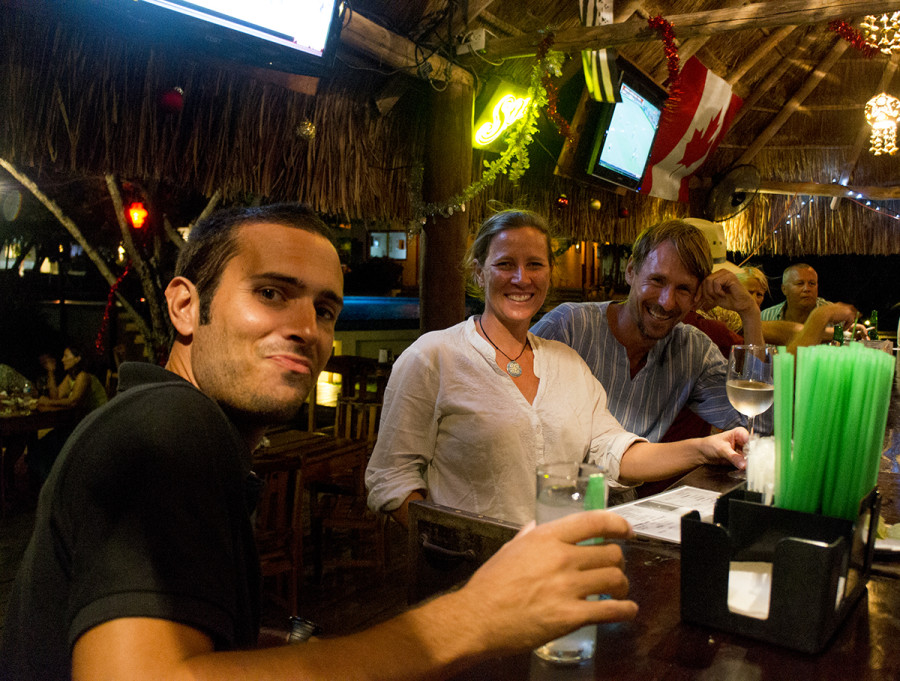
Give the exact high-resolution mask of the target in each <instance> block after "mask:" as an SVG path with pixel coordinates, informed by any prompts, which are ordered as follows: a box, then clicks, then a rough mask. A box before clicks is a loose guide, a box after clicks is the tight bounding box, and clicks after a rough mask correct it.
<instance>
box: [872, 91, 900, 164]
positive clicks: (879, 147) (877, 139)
mask: <svg viewBox="0 0 900 681" xmlns="http://www.w3.org/2000/svg"><path fill="white" fill-rule="evenodd" d="M898 118H900V99H897V98H896V97H892V96H891V95H889V94H887V93H886V92H882V93H881V94H880V95H875V96H874V97H872V99H870V100H869V101H868V102H867V103H866V120H867V121H868V123H869V125H871V126H872V135H871V137H870V138H869V151H871V152H872V153H873V154H875V155H876V156H881V155H882V154H891V155H893V154H894V153H895V152H896V151H897V119H898Z"/></svg>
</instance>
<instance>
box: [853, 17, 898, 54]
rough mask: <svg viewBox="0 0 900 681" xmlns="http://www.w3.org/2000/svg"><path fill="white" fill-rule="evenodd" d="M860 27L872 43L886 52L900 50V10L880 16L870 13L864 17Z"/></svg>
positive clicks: (867, 40)
mask: <svg viewBox="0 0 900 681" xmlns="http://www.w3.org/2000/svg"><path fill="white" fill-rule="evenodd" d="M860 27H861V28H862V29H863V35H864V36H865V38H866V42H867V43H869V44H870V45H874V46H875V47H877V48H878V49H879V50H881V51H882V52H884V53H885V54H891V53H892V52H900V12H892V13H891V14H887V13H885V14H882V15H881V16H880V17H878V16H874V15H871V14H870V15H869V16H867V17H866V18H865V19H863V21H862V23H861V24H860Z"/></svg>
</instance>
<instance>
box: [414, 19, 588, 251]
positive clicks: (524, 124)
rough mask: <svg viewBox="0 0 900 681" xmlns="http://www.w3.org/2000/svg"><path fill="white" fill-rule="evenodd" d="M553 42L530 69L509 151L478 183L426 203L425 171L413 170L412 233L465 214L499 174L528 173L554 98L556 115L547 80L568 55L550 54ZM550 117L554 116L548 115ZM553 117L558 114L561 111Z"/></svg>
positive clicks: (488, 166) (489, 166)
mask: <svg viewBox="0 0 900 681" xmlns="http://www.w3.org/2000/svg"><path fill="white" fill-rule="evenodd" d="M552 43H553V35H552V34H548V36H547V37H546V38H544V40H543V41H541V45H540V47H539V48H538V52H537V60H536V61H535V64H534V67H533V68H532V70H531V78H530V80H529V84H528V93H527V96H528V97H530V98H531V102H530V103H529V105H528V106H527V107H525V114H524V115H523V116H522V117H521V118H519V119H518V120H516V121H515V122H513V123H512V125H510V126H509V130H510V132H509V134H508V135H507V137H506V148H505V149H504V150H503V151H502V152H501V153H500V156H499V157H498V158H497V159H495V160H493V161H487V160H486V161H485V162H484V172H483V173H482V175H481V177H480V178H479V179H478V180H476V181H475V182H473V183H472V184H470V185H469V186H468V187H466V188H465V189H463V190H462V192H460V193H459V194H457V195H456V196H453V197H451V198H450V199H448V200H447V201H445V202H442V203H438V202H430V203H425V202H424V201H423V200H422V178H423V174H424V169H423V168H422V167H421V166H419V167H418V168H416V169H414V170H413V172H412V173H411V176H410V182H409V190H410V203H411V204H412V208H413V214H414V216H415V219H414V220H413V222H412V223H411V224H410V227H409V231H410V232H411V233H413V234H417V233H418V232H419V231H421V229H422V225H424V224H425V222H426V220H427V219H428V217H429V216H434V215H440V216H442V217H445V218H446V217H450V216H451V215H453V214H454V213H455V212H457V211H461V212H465V210H466V204H467V203H468V202H469V201H471V200H472V199H473V198H474V197H475V196H477V195H478V194H480V193H481V192H483V191H484V190H485V189H487V188H488V187H490V186H491V185H493V184H494V182H496V181H497V177H499V175H500V174H506V175H507V176H508V177H509V179H510V181H511V182H516V181H517V180H518V179H519V178H520V177H522V175H524V174H525V171H526V170H528V168H529V166H530V162H529V159H528V146H529V145H530V144H531V142H532V140H533V139H534V134H535V133H536V132H537V120H538V116H539V115H540V112H541V110H543V109H545V107H547V106H548V104H550V103H551V97H552V98H553V99H552V104H553V111H554V112H556V99H555V97H556V95H557V93H556V90H555V88H554V92H553V94H552V95H550V94H548V92H547V89H546V87H545V86H544V80H545V77H546V76H547V75H553V76H557V77H558V76H559V75H560V74H561V73H562V70H561V68H560V67H561V65H562V61H563V59H564V58H565V55H563V54H562V53H561V52H553V51H551V50H550V45H552ZM549 115H551V114H549V113H548V116H549ZM554 115H558V112H557V113H555V114H554ZM559 118H560V120H561V121H562V122H563V123H564V124H565V125H560V122H559V121H557V120H554V123H556V124H557V126H558V127H559V128H560V133H561V134H563V135H564V136H567V137H568V136H569V135H570V134H571V133H570V131H569V126H568V123H566V122H565V120H564V119H562V117H561V116H559Z"/></svg>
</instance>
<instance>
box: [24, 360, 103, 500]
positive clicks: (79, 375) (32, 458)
mask: <svg viewBox="0 0 900 681" xmlns="http://www.w3.org/2000/svg"><path fill="white" fill-rule="evenodd" d="M40 362H41V367H42V368H43V369H44V371H46V373H47V387H46V390H47V395H42V396H41V397H40V398H39V399H38V402H37V409H38V411H60V410H63V409H71V410H73V417H76V418H73V420H72V421H71V422H70V423H68V424H67V425H65V426H57V427H56V428H54V429H53V430H51V431H50V432H49V433H47V434H46V435H44V437H42V438H41V439H40V440H38V441H37V444H36V445H35V446H34V447H31V448H29V452H28V454H27V456H26V457H25V462H26V464H27V465H28V470H29V472H30V473H31V475H32V477H33V478H35V480H36V482H38V483H43V481H44V480H46V479H47V476H48V475H49V474H50V468H51V467H52V466H53V462H54V461H56V457H57V456H59V452H60V450H62V446H63V445H64V444H65V442H66V440H67V439H68V437H69V435H71V434H72V431H73V430H75V426H76V425H78V420H79V419H80V418H82V417H84V416H86V415H87V414H88V413H89V412H91V411H93V410H94V409H96V408H97V407H99V406H101V405H103V404H105V403H106V390H104V388H103V384H102V383H100V380H99V379H98V378H97V377H96V376H94V374H92V373H89V372H88V371H87V370H86V369H85V368H84V364H83V362H82V354H81V352H80V351H79V350H78V349H77V348H75V347H73V346H71V345H70V346H67V347H66V348H65V350H64V351H63V354H62V366H63V369H64V370H65V374H64V375H63V378H62V380H61V381H60V382H59V383H58V384H57V381H56V358H55V357H53V356H51V355H43V356H42V357H41V358H40Z"/></svg>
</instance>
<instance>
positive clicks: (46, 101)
mask: <svg viewBox="0 0 900 681" xmlns="http://www.w3.org/2000/svg"><path fill="white" fill-rule="evenodd" d="M742 4H743V3H741V2H738V1H736V0H730V1H728V2H721V1H702V0H684V1H678V0H671V1H670V0H659V1H656V2H643V3H642V2H634V1H632V2H623V1H621V0H620V1H619V2H617V3H616V19H615V20H616V22H619V23H620V24H621V26H616V27H614V29H615V30H612V29H611V30H610V31H608V32H607V33H606V34H603V35H600V34H598V33H597V32H596V30H595V32H594V33H590V32H589V31H586V30H585V29H582V28H580V21H579V18H578V6H577V3H576V2H575V1H574V0H565V1H557V2H546V0H493V1H491V0H467V1H466V2H462V1H460V0H431V1H430V2H420V1H418V0H394V1H384V0H357V1H356V2H354V3H353V7H354V15H353V16H351V18H350V19H349V25H348V26H347V27H345V29H344V31H345V38H344V44H343V46H342V48H341V49H340V50H339V53H338V61H337V63H336V66H335V69H334V71H333V75H332V76H331V77H329V78H324V79H322V80H321V81H320V82H319V84H318V89H317V91H316V92H315V94H303V93H300V92H296V91H294V90H292V89H289V88H286V87H283V86H282V85H279V84H276V83H274V82H272V81H273V80H274V79H273V78H267V77H266V76H265V74H260V73H259V72H250V71H247V70H245V69H241V68H236V67H235V66H234V65H233V64H227V63H222V62H216V61H213V60H211V59H210V58H208V57H205V56H203V55H200V54H193V53H185V52H177V51H172V50H163V49H160V48H159V47H158V46H153V45H150V44H144V43H142V42H141V41H139V40H132V41H130V42H129V43H127V44H126V43H125V42H123V41H122V40H117V39H115V38H109V37H107V38H99V37H98V36H96V35H93V34H91V33H90V32H89V31H86V30H84V29H82V28H72V27H68V26H63V25H62V24H60V23H59V22H58V21H56V20H55V17H54V12H53V8H52V4H50V5H41V4H40V3H37V4H35V3H22V2H13V1H12V0H4V2H3V5H4V7H3V9H2V13H0V40H2V41H3V42H2V44H4V46H5V47H6V49H5V54H4V56H3V58H2V62H0V76H2V79H0V88H2V90H3V93H4V95H3V96H4V98H5V99H6V104H7V106H8V110H9V111H10V112H12V115H8V116H3V117H0V156H2V157H4V158H6V159H8V160H10V161H12V162H14V163H15V164H17V166H18V167H20V168H21V169H22V170H23V171H25V172H28V173H30V174H32V175H33V176H40V175H41V173H45V172H49V171H51V170H52V171H57V172H58V171H68V172H73V173H80V174H102V173H105V172H109V171H113V172H115V173H117V174H118V175H120V176H121V177H123V178H132V179H141V178H156V179H158V180H159V181H161V182H168V183H171V184H173V185H182V186H191V187H193V188H194V189H195V190H196V191H198V192H201V193H203V194H206V195H210V194H212V193H213V192H214V191H216V190H221V191H222V192H223V193H224V195H225V196H226V197H227V198H232V199H238V198H241V197H247V196H256V197H263V198H265V199H299V200H304V201H307V202H309V203H311V204H312V205H313V206H314V207H315V208H316V209H318V210H320V211H322V212H325V213H331V214H335V215H341V216H348V217H351V218H366V219H375V220H391V221H393V222H395V223H396V224H398V225H400V226H403V225H407V224H409V222H410V221H411V220H412V218H413V213H414V210H413V206H412V204H411V201H410V196H409V192H410V178H411V177H412V173H413V170H414V169H415V168H416V167H417V166H419V165H420V164H421V163H422V158H423V154H424V146H425V141H424V138H425V135H426V134H428V133H427V129H426V123H425V120H424V119H425V116H424V112H425V110H427V107H428V101H429V95H430V93H431V91H432V89H436V88H439V87H441V85H442V83H441V81H440V80H439V79H438V78H436V76H441V75H442V74H445V73H446V70H442V69H433V70H432V74H431V76H430V78H425V79H423V78H420V77H418V73H419V71H418V70H417V69H416V68H415V64H412V65H411V66H410V65H407V67H403V66H402V65H398V64H397V63H396V62H395V63H388V62H387V61H386V59H385V57H384V55H383V53H382V52H379V50H382V51H383V49H384V48H383V47H382V46H380V45H378V46H376V45H374V44H373V45H367V44H366V38H365V36H366V35H371V32H370V28H369V27H371V26H376V25H377V26H380V27H384V28H386V29H387V33H389V34H390V35H391V36H394V37H397V39H398V40H400V41H401V42H402V43H403V44H410V45H413V44H415V45H417V46H418V47H417V48H416V49H415V50H414V52H412V54H414V56H413V57H412V59H413V60H414V61H415V60H418V61H421V60H423V59H424V57H425V56H427V55H433V59H434V60H438V61H435V63H445V64H449V63H450V62H455V65H454V66H453V69H454V73H456V74H463V76H464V77H466V78H469V79H474V82H475V86H476V87H477V86H478V85H479V84H481V83H483V82H485V81H486V80H487V78H489V77H490V76H493V75H502V76H504V77H507V78H510V79H513V80H517V81H519V82H522V83H524V82H527V79H528V76H529V73H530V71H531V65H532V63H533V54H534V50H535V44H536V42H537V40H539V38H540V35H541V34H539V31H545V32H546V31H552V32H554V34H555V35H557V36H560V37H561V38H560V40H559V41H558V44H557V46H561V47H563V48H566V47H567V46H572V45H574V46H576V47H573V48H572V49H571V50H570V53H571V54H572V55H573V56H574V57H576V58H575V59H572V60H570V61H568V62H567V64H566V65H565V66H564V69H563V70H564V74H563V78H562V79H561V80H560V83H561V84H563V83H565V82H569V79H579V78H581V74H580V72H579V69H578V64H579V63H580V62H579V60H578V58H577V56H578V55H577V46H579V45H580V43H579V40H581V42H582V43H585V39H581V38H579V36H582V35H584V36H587V35H593V36H594V40H593V42H592V43H590V44H606V43H609V42H610V41H612V42H615V41H616V40H618V41H619V42H618V43H616V44H617V47H618V49H619V50H620V52H621V53H622V54H623V55H625V56H626V57H627V58H628V59H630V60H631V61H633V62H634V63H636V64H637V65H638V66H639V67H640V68H642V69H643V70H644V71H645V72H647V73H648V74H650V75H651V76H653V77H654V78H655V79H656V80H657V82H659V83H662V82H663V81H664V79H665V77H666V60H665V55H664V51H663V46H662V43H661V42H660V41H659V40H658V39H656V38H655V36H654V35H653V33H652V31H649V29H648V28H647V27H646V22H647V17H649V16H652V15H656V14H661V15H663V16H667V17H681V18H682V19H681V21H680V22H675V32H676V37H677V36H678V35H679V31H681V35H682V36H685V39H683V40H681V41H680V44H679V51H680V55H681V57H682V60H684V59H686V58H687V57H688V56H689V55H690V54H696V55H697V56H698V57H699V58H700V59H701V61H703V62H704V64H706V65H707V66H708V67H709V68H710V69H712V70H713V71H714V72H716V73H717V74H718V75H720V76H722V77H723V78H726V79H728V80H729V81H731V82H733V87H734V90H735V92H736V93H737V94H739V95H740V96H742V97H743V98H744V99H745V102H746V103H745V107H744V110H743V111H742V112H741V114H740V118H739V120H737V122H736V123H735V125H734V126H733V128H732V130H731V131H730V133H729V134H728V136H727V138H726V139H725V140H724V142H723V144H722V145H721V146H720V148H719V150H718V151H717V153H716V155H715V156H714V157H713V158H712V159H710V161H709V162H708V163H707V165H706V166H705V167H704V168H702V169H701V172H700V173H699V176H700V177H699V178H698V179H697V184H698V189H697V190H696V192H695V194H696V197H697V200H696V202H695V203H694V205H693V206H689V205H687V204H679V203H674V202H669V201H662V200H659V199H651V198H647V197H645V196H643V195H638V194H635V193H633V192H627V193H624V194H622V193H614V192H611V191H609V190H608V189H606V188H604V187H600V186H598V185H590V184H582V183H576V182H573V181H571V180H569V179H566V178H562V177H558V176H554V175H552V174H551V173H550V172H549V171H552V165H553V163H550V162H548V161H547V159H551V160H552V158H551V157H552V156H553V154H552V153H548V152H547V151H542V150H541V148H540V147H539V146H537V145H535V146H534V148H532V150H531V156H532V166H533V168H532V171H531V172H529V173H528V174H526V176H525V177H524V178H523V179H522V180H521V181H520V183H519V184H518V185H516V186H512V185H510V184H509V183H508V182H506V181H505V180H502V179H501V181H499V182H498V183H497V184H496V185H494V187H492V188H490V189H488V190H487V191H486V192H485V193H484V194H482V195H480V196H479V197H477V198H476V199H475V200H474V201H472V205H471V207H470V210H469V215H470V216H472V220H473V221H476V220H477V219H478V218H479V217H480V216H481V215H482V214H483V213H484V211H485V210H487V209H488V206H489V205H496V204H497V203H499V204H510V205H512V204H522V203H527V204H528V205H529V206H531V207H533V208H535V209H537V210H540V211H542V212H545V213H547V214H551V215H553V217H554V219H555V220H556V221H557V222H558V223H559V225H560V226H561V228H562V229H563V230H564V231H565V232H566V233H567V234H569V235H570V236H572V238H576V239H590V240H597V241H601V242H604V241H613V242H621V243H626V242H628V241H630V240H631V239H632V238H633V237H634V235H635V234H636V232H637V231H638V230H639V229H640V228H642V227H643V226H645V225H647V224H650V223H652V222H654V221H656V220H657V219H659V218H660V217H663V216H667V215H687V214H688V213H693V214H697V212H698V211H699V206H700V205H701V204H702V196H703V193H704V191H703V186H704V184H705V185H706V186H709V184H710V183H711V182H713V181H714V179H715V177H716V176H717V175H718V174H719V173H722V172H723V171H725V170H727V169H728V168H729V167H731V166H732V165H733V164H736V163H739V162H740V163H752V164H753V165H755V166H757V167H758V168H759V169H760V171H761V175H762V180H763V191H764V192H770V191H771V192H776V193H763V194H761V195H760V196H759V197H758V199H757V200H756V201H755V202H754V203H753V204H752V205H751V206H750V208H749V209H748V210H747V211H745V212H744V213H741V214H740V215H739V216H738V217H736V218H734V219H733V220H730V221H728V223H727V224H726V227H727V231H728V237H729V246H730V247H731V248H732V249H736V250H741V251H743V252H748V251H751V250H753V249H755V248H757V247H761V249H762V252H768V253H772V252H774V253H784V254H790V255H798V254H801V253H814V254H816V253H817V254H824V253H868V254H880V253H900V236H898V234H900V230H898V228H897V227H898V225H900V222H898V221H896V220H894V219H893V218H890V217H885V216H884V214H883V213H881V212H878V213H876V212H874V211H873V210H871V207H864V206H862V205H860V204H859V203H856V202H852V201H848V200H846V199H845V200H842V201H840V202H839V205H836V206H835V207H834V209H832V208H831V199H832V196H831V195H833V194H834V193H835V191H836V190H835V189H834V187H833V180H836V179H843V180H845V181H846V182H847V183H849V185H851V186H854V187H859V188H864V189H865V191H864V192H863V193H865V194H867V195H869V196H873V197H878V198H877V200H876V203H877V204H878V205H879V207H881V208H882V209H884V211H885V212H892V213H894V214H896V213H900V200H895V199H894V198H893V197H894V196H895V195H896V196H900V192H898V190H897V185H898V182H897V180H896V178H897V177H898V173H897V169H898V159H897V157H878V158H876V157H874V156H872V155H871V154H869V153H868V151H867V150H866V148H865V145H864V144H863V146H862V148H860V140H862V142H863V143H864V142H865V135H864V134H863V135H862V136H861V131H863V132H864V131H865V127H864V121H863V119H862V109H863V107H864V105H865V102H866V101H867V100H868V99H869V98H870V97H871V96H872V95H873V94H875V93H876V91H877V90H878V89H879V88H881V89H885V90H887V91H888V92H890V91H894V92H898V91H900V82H898V80H897V77H896V75H894V74H895V71H896V61H891V59H890V58H889V57H887V56H885V55H879V56H876V57H874V58H871V59H867V58H865V57H863V56H862V55H861V53H860V52H859V51H858V50H856V49H855V48H854V47H852V46H850V45H849V43H847V42H846V41H844V40H843V39H842V38H840V37H839V36H838V35H837V34H836V33H835V32H834V31H831V30H829V28H828V26H827V20H828V19H831V18H834V17H835V16H844V18H846V19H847V20H848V21H850V20H852V19H854V17H855V16H859V15H861V14H863V13H864V12H865V11H868V8H876V9H878V10H879V11H881V10H882V9H889V8H891V7H894V5H896V7H895V9H900V1H898V2H894V3H890V2H868V3H867V2H843V3H841V2H833V1H828V0H806V1H801V0H786V1H782V2H767V3H763V4H762V5H760V7H759V8H758V9H759V12H758V16H757V18H756V19H754V20H746V19H745V18H744V19H742V17H745V16H746V13H747V11H748V10H747V9H746V8H745V9H743V10H741V11H738V8H740V7H741V6H742ZM10 5H14V6H17V7H18V9H15V10H13V9H10ZM35 7H37V8H38V9H35ZM810 9H811V10H813V11H812V12H810V11H808V10H810ZM844 10H845V11H846V15H844V14H843V11H844ZM707 13H711V14H707ZM716 13H718V14H716ZM729 13H731V14H729ZM779 13H780V16H779ZM692 17H693V19H692ZM729 18H731V19H734V20H737V21H743V23H742V24H740V26H741V28H740V30H733V29H734V25H733V24H727V23H723V22H722V20H723V19H729ZM623 22H630V23H623ZM710 22H712V23H710ZM475 28H485V29H487V31H489V33H488V41H487V49H486V53H485V55H484V56H485V58H486V59H487V60H489V61H490V62H493V63H488V61H485V60H483V59H480V58H475V57H471V56H469V57H467V56H465V55H463V56H457V55H456V49H455V46H456V43H455V41H456V39H457V36H459V35H460V34H464V33H466V32H468V31H470V30H472V29H475ZM360 31H361V33H360ZM367 31H369V32H368V33H367ZM354 32H357V34H356V35H355V37H354V35H353V34H354ZM598 35H599V36H600V37H599V38H597V36H598ZM623 35H624V36H625V37H624V38H623V37H622V36H623ZM360 36H362V37H360ZM610 36H612V37H610ZM604 41H605V42H604ZM623 41H624V42H623ZM372 42H373V43H374V41H372ZM585 44H588V43H585ZM402 59H403V57H398V60H399V61H402ZM407 59H408V58H407ZM440 60H443V61H442V62H440ZM891 69H894V70H891ZM882 80H884V81H885V83H884V84H883V85H882ZM572 82H576V81H572ZM175 85H178V86H180V87H182V88H184V90H185V104H184V109H183V110H182V111H181V112H180V113H174V114H173V113H166V112H165V111H163V110H162V109H160V107H159V105H158V95H159V93H161V92H164V91H165V90H167V89H169V88H171V87H173V86H175ZM391 93H393V94H391ZM798 95H805V96H804V97H802V98H801V97H799V96H798ZM395 100H396V103H394V102H395ZM391 104H393V106H391ZM306 122H311V123H313V124H314V125H315V129H316V135H315V138H314V139H312V140H310V139H309V138H308V137H306V136H304V134H302V132H301V131H302V130H303V129H304V126H305V124H306ZM541 128H542V131H544V128H547V129H549V131H550V132H549V133H548V134H551V136H552V134H553V129H552V127H551V126H550V123H549V122H548V121H546V120H542V121H541ZM552 151H553V150H550V152H552ZM542 159H543V160H542ZM474 160H475V164H474V172H475V175H476V177H477V175H478V173H480V169H481V161H482V160H483V156H482V155H479V154H476V155H475V159H474ZM548 168H549V171H548ZM801 183H803V184H802V185H801ZM560 194H566V195H567V196H568V197H569V207H568V208H567V209H565V210H560V209H558V208H557V204H556V198H557V197H558V196H559V195H560ZM829 194H831V195H829ZM811 195H818V196H817V197H816V198H814V199H813V200H812V202H811V203H810V196H811ZM595 198H596V199H599V200H600V208H599V209H592V208H591V207H590V203H591V200H592V199H595ZM801 201H804V202H806V203H805V205H802V206H801ZM626 213H627V215H626ZM790 215H801V218H798V219H794V221H793V223H792V224H784V223H785V222H787V218H788V216H790ZM779 225H783V228H782V229H780V230H779V231H778V233H774V234H773V230H774V229H775V227H777V226H779Z"/></svg>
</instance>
